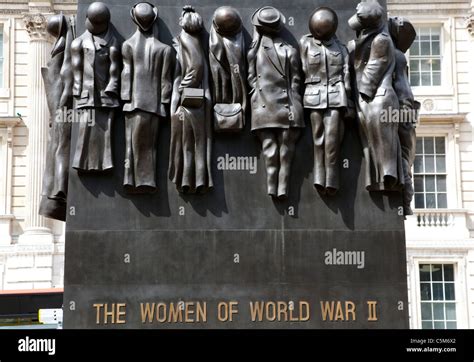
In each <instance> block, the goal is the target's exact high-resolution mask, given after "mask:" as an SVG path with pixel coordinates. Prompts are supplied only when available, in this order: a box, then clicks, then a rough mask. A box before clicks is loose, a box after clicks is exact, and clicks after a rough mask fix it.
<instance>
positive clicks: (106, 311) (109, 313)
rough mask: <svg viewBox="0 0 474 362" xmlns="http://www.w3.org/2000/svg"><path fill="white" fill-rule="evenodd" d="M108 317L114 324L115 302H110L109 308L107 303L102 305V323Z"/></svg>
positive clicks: (106, 321) (105, 321) (106, 320)
mask: <svg viewBox="0 0 474 362" xmlns="http://www.w3.org/2000/svg"><path fill="white" fill-rule="evenodd" d="M108 318H110V319H111V323H112V324H115V303H112V307H111V310H109V305H108V304H107V303H106V304H105V305H104V324H107V323H108Z"/></svg>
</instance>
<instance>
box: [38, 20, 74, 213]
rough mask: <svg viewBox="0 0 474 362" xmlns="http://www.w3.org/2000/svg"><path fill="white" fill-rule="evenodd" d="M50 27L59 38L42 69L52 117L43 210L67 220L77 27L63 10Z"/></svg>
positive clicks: (49, 21)
mask: <svg viewBox="0 0 474 362" xmlns="http://www.w3.org/2000/svg"><path fill="white" fill-rule="evenodd" d="M47 30H48V32H49V33H50V34H51V35H52V36H54V37H55V38H56V42H55V43H54V46H53V50H52V52H51V60H50V61H49V63H48V66H47V67H46V68H43V69H42V70H41V71H42V75H43V81H44V86H45V91H46V98H47V101H48V108H49V112H50V117H51V118H50V122H49V126H50V129H49V135H48V156H47V158H46V168H45V172H44V178H43V191H42V198H41V203H40V209H39V213H40V215H43V216H45V217H48V218H51V219H56V220H60V221H66V201H67V189H68V179H69V153H70V147H71V126H72V122H70V120H69V112H70V111H71V110H72V69H71V56H70V54H71V53H70V50H71V43H72V41H73V40H74V29H73V27H72V26H71V25H70V24H68V21H67V19H66V17H65V16H64V15H62V14H60V15H53V16H52V17H51V18H49V19H48V26H47Z"/></svg>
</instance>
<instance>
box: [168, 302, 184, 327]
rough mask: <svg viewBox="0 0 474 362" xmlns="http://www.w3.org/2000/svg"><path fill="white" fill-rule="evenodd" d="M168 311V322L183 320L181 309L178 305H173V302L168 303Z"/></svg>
mask: <svg viewBox="0 0 474 362" xmlns="http://www.w3.org/2000/svg"><path fill="white" fill-rule="evenodd" d="M169 308H170V311H169V316H168V323H177V322H178V321H179V322H180V323H181V322H183V310H182V309H181V308H180V307H179V305H177V306H175V304H174V303H170V306H169Z"/></svg>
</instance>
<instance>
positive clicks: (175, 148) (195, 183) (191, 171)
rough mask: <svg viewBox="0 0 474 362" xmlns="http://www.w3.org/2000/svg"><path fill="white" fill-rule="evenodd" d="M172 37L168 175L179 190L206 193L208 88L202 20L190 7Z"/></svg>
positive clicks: (210, 183)
mask: <svg viewBox="0 0 474 362" xmlns="http://www.w3.org/2000/svg"><path fill="white" fill-rule="evenodd" d="M180 26H181V27H182V31H181V33H180V34H179V35H178V36H177V37H176V38H175V39H174V47H175V49H176V53H177V61H176V69H175V80H174V84H173V95H172V98H171V110H170V112H171V149H170V164H169V177H170V179H171V180H172V181H173V182H174V183H175V185H176V187H177V189H178V190H179V192H181V193H199V194H201V193H205V192H207V191H208V190H209V189H211V188H212V187H213V186H214V184H213V179H212V170H211V152H212V123H211V117H212V115H211V107H212V101H211V90H210V87H209V70H208V61H207V56H206V54H205V52H204V49H203V38H202V30H203V29H204V28H203V21H202V17H201V15H200V14H198V13H197V12H196V11H195V10H194V8H193V7H192V6H185V7H184V8H183V11H182V15H181V18H180Z"/></svg>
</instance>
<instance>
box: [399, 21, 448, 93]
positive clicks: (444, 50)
mask: <svg viewBox="0 0 474 362" xmlns="http://www.w3.org/2000/svg"><path fill="white" fill-rule="evenodd" d="M410 20H411V22H412V24H413V26H414V27H415V29H418V28H423V27H431V28H436V27H439V28H440V29H441V56H442V60H441V74H442V77H441V86H428V87H423V86H421V87H413V93H414V94H415V97H416V96H428V95H429V96H451V97H453V96H455V95H456V87H455V79H456V74H457V69H456V61H455V59H454V57H455V54H456V34H455V24H454V19H453V18H450V17H437V18H435V19H433V17H430V18H424V17H416V16H412V17H410ZM406 56H407V61H408V64H410V63H409V62H410V51H408V52H407V54H406Z"/></svg>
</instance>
